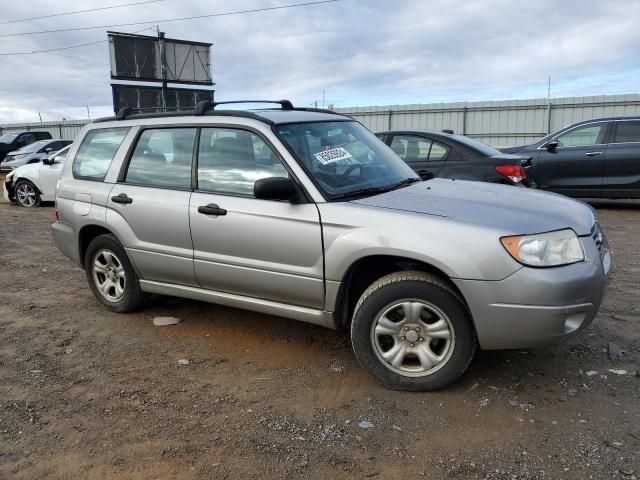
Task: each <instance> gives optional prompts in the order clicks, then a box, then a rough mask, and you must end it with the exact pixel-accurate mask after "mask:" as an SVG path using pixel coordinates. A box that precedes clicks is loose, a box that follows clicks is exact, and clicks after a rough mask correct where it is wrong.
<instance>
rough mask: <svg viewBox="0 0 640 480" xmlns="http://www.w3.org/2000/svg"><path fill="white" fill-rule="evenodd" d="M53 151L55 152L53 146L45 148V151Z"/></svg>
mask: <svg viewBox="0 0 640 480" xmlns="http://www.w3.org/2000/svg"><path fill="white" fill-rule="evenodd" d="M51 152H53V148H51V147H47V148H45V149H44V153H51Z"/></svg>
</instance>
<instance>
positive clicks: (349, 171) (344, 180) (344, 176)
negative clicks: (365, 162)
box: [338, 165, 362, 187]
mask: <svg viewBox="0 0 640 480" xmlns="http://www.w3.org/2000/svg"><path fill="white" fill-rule="evenodd" d="M356 168H358V169H360V171H362V165H351V166H350V167H349V168H347V169H346V170H345V171H344V173H343V174H342V175H341V177H340V182H339V183H338V187H342V186H344V184H345V183H347V180H349V175H351V174H352V173H353V171H354V170H355V169H356Z"/></svg>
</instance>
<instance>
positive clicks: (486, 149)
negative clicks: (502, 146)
mask: <svg viewBox="0 0 640 480" xmlns="http://www.w3.org/2000/svg"><path fill="white" fill-rule="evenodd" d="M452 137H454V138H455V139H456V140H457V141H458V142H460V143H463V144H465V145H466V146H468V147H471V148H473V149H474V150H477V151H479V152H480V153H482V154H483V155H486V156H487V157H493V156H494V155H500V151H498V150H496V149H495V148H493V147H490V146H489V145H487V144H486V143H482V142H479V141H478V140H474V139H473V138H469V137H467V136H465V135H452Z"/></svg>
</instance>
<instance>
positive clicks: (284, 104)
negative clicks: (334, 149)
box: [194, 100, 295, 115]
mask: <svg viewBox="0 0 640 480" xmlns="http://www.w3.org/2000/svg"><path fill="white" fill-rule="evenodd" d="M239 103H272V104H278V105H280V107H281V108H282V110H295V109H294V108H293V103H291V101H290V100H228V101H226V102H211V101H209V100H202V101H201V102H198V103H196V107H195V112H194V115H204V114H205V112H206V111H207V110H215V109H216V107H217V106H218V105H235V104H239Z"/></svg>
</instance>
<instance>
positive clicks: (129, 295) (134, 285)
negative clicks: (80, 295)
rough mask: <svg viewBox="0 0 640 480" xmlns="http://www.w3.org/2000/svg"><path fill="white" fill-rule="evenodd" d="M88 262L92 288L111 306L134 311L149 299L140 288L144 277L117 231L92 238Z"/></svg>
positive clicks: (114, 309) (121, 310) (86, 265)
mask: <svg viewBox="0 0 640 480" xmlns="http://www.w3.org/2000/svg"><path fill="white" fill-rule="evenodd" d="M84 265H85V272H86V275H87V280H88V281H89V286H90V287H91V291H92V292H93V294H94V295H95V297H96V298H97V299H98V300H99V301H100V303H102V304H103V305H104V306H105V307H107V308H108V309H109V310H112V311H114V312H119V313H125V312H131V311H133V310H136V309H138V308H140V307H141V306H142V305H143V304H144V303H145V302H146V300H147V298H148V295H147V294H146V293H144V292H142V290H140V279H139V278H138V275H137V274H136V272H135V270H134V269H133V266H132V265H131V262H130V261H129V258H128V257H127V254H126V252H125V251H124V248H123V247H122V245H120V242H118V239H117V238H116V237H114V236H113V235H110V234H107V235H100V236H98V237H96V238H94V239H93V240H91V243H89V246H88V247H87V252H86V254H85V262H84Z"/></svg>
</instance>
